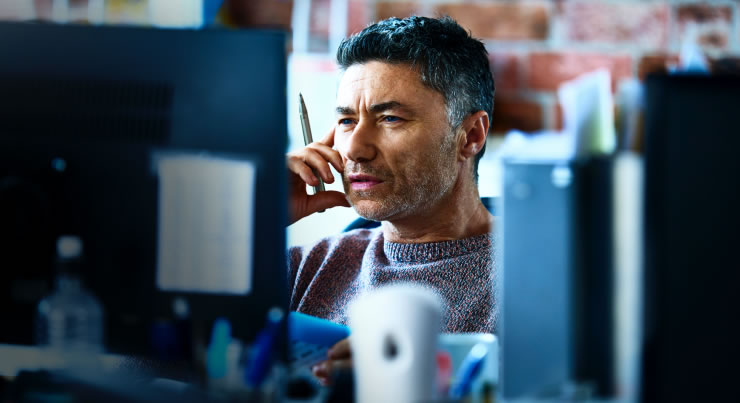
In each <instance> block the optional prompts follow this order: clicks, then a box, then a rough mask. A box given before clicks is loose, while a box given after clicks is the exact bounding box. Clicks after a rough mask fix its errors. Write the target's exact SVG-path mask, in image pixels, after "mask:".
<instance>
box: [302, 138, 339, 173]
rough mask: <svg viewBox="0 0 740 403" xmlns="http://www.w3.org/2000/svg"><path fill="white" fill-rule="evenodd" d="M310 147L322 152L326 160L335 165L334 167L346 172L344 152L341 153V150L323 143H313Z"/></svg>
mask: <svg viewBox="0 0 740 403" xmlns="http://www.w3.org/2000/svg"><path fill="white" fill-rule="evenodd" d="M309 147H310V148H311V149H312V150H314V151H316V152H318V153H319V154H321V156H322V157H324V159H325V160H327V161H329V162H330V163H331V164H332V165H333V166H334V169H336V170H337V171H339V172H344V162H343V161H342V154H339V151H337V150H335V149H333V148H331V147H329V146H327V145H325V144H322V143H312V144H311V145H310V146H309Z"/></svg>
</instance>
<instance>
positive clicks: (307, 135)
mask: <svg viewBox="0 0 740 403" xmlns="http://www.w3.org/2000/svg"><path fill="white" fill-rule="evenodd" d="M298 98H299V100H300V105H299V108H298V115H299V116H300V117H301V128H302V129H303V143H304V144H305V145H309V144H311V143H313V136H312V135H311V124H310V123H309V121H308V110H306V103H305V102H303V94H300V93H299V94H298ZM314 175H316V178H318V180H319V185H318V186H313V194H316V193H318V192H323V191H324V190H325V189H324V181H323V180H322V179H321V176H319V175H317V172H316V171H315V170H314Z"/></svg>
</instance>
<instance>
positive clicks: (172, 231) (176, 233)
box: [156, 154, 256, 294]
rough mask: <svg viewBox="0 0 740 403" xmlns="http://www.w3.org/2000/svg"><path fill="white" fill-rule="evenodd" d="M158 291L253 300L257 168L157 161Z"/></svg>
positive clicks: (213, 160)
mask: <svg viewBox="0 0 740 403" xmlns="http://www.w3.org/2000/svg"><path fill="white" fill-rule="evenodd" d="M156 166H157V171H158V174H159V234H158V250H157V286H158V287H159V288H160V289H162V290H165V291H185V292H206V293H221V294H248V293H249V292H250V290H251V288H252V253H253V251H252V238H253V233H252V232H253V223H254V217H253V206H254V192H255V186H254V182H255V171H256V168H255V166H254V163H252V162H250V161H246V160H236V159H226V158H218V157H213V156H202V155H197V154H196V155H193V154H174V155H162V156H158V158H157V161H156Z"/></svg>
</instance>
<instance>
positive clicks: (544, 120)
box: [0, 0, 740, 133]
mask: <svg viewBox="0 0 740 403" xmlns="http://www.w3.org/2000/svg"><path fill="white" fill-rule="evenodd" d="M0 1H3V2H6V3H7V4H6V3H3V4H4V5H3V6H0V19H8V18H9V17H10V16H11V15H23V14H24V13H26V11H27V10H26V9H27V8H28V7H21V6H23V5H27V4H29V3H27V2H26V0H13V1H12V2H9V1H10V0H0ZM29 1H30V0H29ZM333 1H340V0H333ZM343 1H346V2H347V17H346V18H347V20H346V26H347V29H348V32H347V33H348V34H351V33H354V32H357V31H359V30H361V29H362V28H363V27H365V26H366V25H368V24H370V23H371V22H373V21H377V20H379V19H384V18H388V17H392V16H396V17H406V16H410V15H413V14H416V15H426V16H439V15H443V14H447V15H450V16H451V17H453V18H455V19H456V20H458V22H459V23H460V24H461V25H463V26H464V27H466V28H467V29H469V30H470V31H471V33H472V34H473V36H475V37H477V38H479V39H482V40H483V41H484V43H485V44H486V47H487V49H488V51H489V54H490V61H491V66H492V70H493V73H494V78H495V80H496V88H497V93H496V100H495V108H494V119H493V132H494V133H503V132H506V131H507V130H509V129H512V128H516V129H520V130H524V131H535V130H540V129H557V128H560V126H561V124H562V117H561V114H560V108H559V106H558V104H557V99H556V96H555V90H556V89H557V87H558V86H559V85H560V83H562V82H563V81H565V80H569V79H571V78H573V77H575V76H577V75H579V74H581V73H584V72H587V71H590V70H593V69H596V68H600V67H606V68H608V69H609V70H610V71H611V72H612V76H613V80H614V82H613V88H614V89H616V88H617V86H618V85H619V81H620V80H623V79H625V78H629V77H637V78H640V79H642V78H644V77H645V75H646V74H648V73H649V72H653V71H661V70H665V69H666V66H667V65H670V64H675V63H676V61H677V54H678V52H679V49H680V46H681V43H682V41H683V40H684V38H686V37H687V36H688V35H695V36H696V38H697V41H698V42H699V43H700V45H701V46H702V48H703V50H704V51H705V53H706V54H707V56H709V57H710V58H711V59H713V60H717V59H719V58H722V57H726V56H737V55H740V0H714V1H706V0H705V1H696V0H343ZM11 3H12V4H15V5H16V6H15V7H10V6H8V4H11ZM52 3H53V2H52V0H33V4H34V5H35V8H36V9H37V13H36V15H37V17H38V18H41V19H44V18H45V17H46V16H47V14H49V13H50V12H51V11H50V10H51V4H52ZM86 3H87V0H70V6H71V7H72V8H74V7H75V6H76V5H77V6H79V5H85V4H86ZM146 4H147V0H106V5H107V6H106V8H107V11H108V14H112V15H114V17H108V18H106V20H107V21H109V22H113V23H116V22H121V23H126V22H128V23H131V22H132V20H135V17H133V16H139V17H136V18H143V17H146ZM331 4H332V0H311V11H310V23H309V31H310V36H311V41H310V50H311V51H314V52H327V53H331V52H330V50H329V49H328V47H329V41H328V36H329V32H330V29H329V25H330V24H332V21H331V18H330V10H331ZM293 6H294V1H293V0H224V5H223V8H222V11H223V12H226V13H228V14H229V15H230V17H231V21H232V22H233V24H234V25H237V26H242V27H262V28H264V27H270V28H279V29H287V30H290V28H291V22H292V20H291V17H292V12H293ZM11 19H12V18H11ZM72 19H73V20H74V18H72ZM119 20H121V21H119ZM738 60H739V59H734V60H732V61H726V62H723V63H721V64H717V66H721V67H728V66H729V67H731V68H738V67H740V62H738Z"/></svg>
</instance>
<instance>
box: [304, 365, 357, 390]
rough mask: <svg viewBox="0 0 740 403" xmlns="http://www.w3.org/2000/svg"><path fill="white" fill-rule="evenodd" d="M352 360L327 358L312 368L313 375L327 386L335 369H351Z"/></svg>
mask: <svg viewBox="0 0 740 403" xmlns="http://www.w3.org/2000/svg"><path fill="white" fill-rule="evenodd" d="M351 368H352V360H351V359H345V360H327V361H324V362H321V363H319V364H316V365H314V366H313V368H311V372H313V375H314V376H315V377H316V378H317V379H318V380H319V381H320V382H321V384H322V385H324V386H326V385H328V384H329V381H330V380H331V378H332V375H333V374H334V372H335V371H339V370H344V369H351Z"/></svg>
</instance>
